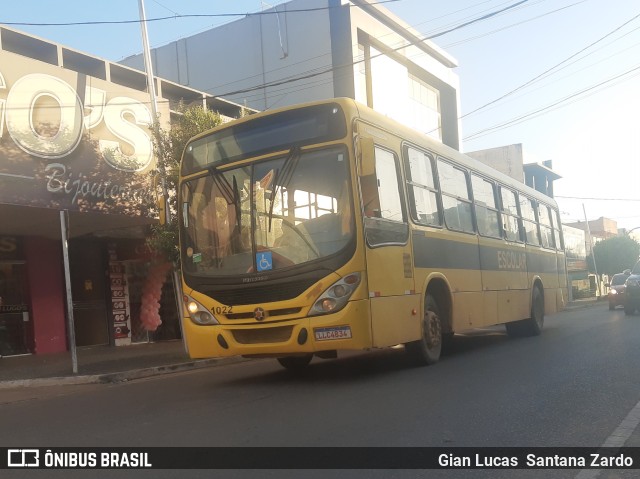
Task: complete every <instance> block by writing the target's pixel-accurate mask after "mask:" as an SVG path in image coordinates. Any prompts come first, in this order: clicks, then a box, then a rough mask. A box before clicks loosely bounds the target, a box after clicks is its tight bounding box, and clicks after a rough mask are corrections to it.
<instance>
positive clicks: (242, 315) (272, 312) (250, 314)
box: [226, 308, 302, 319]
mask: <svg viewBox="0 0 640 479" xmlns="http://www.w3.org/2000/svg"><path fill="white" fill-rule="evenodd" d="M300 311H302V308H287V309H272V310H269V311H266V313H267V316H268V317H270V318H271V317H273V316H288V315H290V314H298V313H299V312H300ZM255 314H256V313H255V311H249V312H247V313H228V314H227V315H226V317H227V319H255V317H256V316H255Z"/></svg>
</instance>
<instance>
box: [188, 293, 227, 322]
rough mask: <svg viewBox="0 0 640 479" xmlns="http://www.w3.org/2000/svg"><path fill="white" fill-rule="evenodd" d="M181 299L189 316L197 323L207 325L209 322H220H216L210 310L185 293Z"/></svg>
mask: <svg viewBox="0 0 640 479" xmlns="http://www.w3.org/2000/svg"><path fill="white" fill-rule="evenodd" d="M182 299H183V301H184V304H185V305H186V307H187V312H188V313H189V318H190V319H191V321H193V322H194V323H196V324H197V325H200V326H208V325H211V324H220V323H218V320H217V319H216V318H215V317H214V316H213V314H211V312H210V311H209V310H208V309H207V308H205V307H204V306H202V305H201V304H200V303H199V302H197V301H196V300H195V299H193V298H191V297H190V296H187V295H186V294H185V295H184V297H183V298H182Z"/></svg>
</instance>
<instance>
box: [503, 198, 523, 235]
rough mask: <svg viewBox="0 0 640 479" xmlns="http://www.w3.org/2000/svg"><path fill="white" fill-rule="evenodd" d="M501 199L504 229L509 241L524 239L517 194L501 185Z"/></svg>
mask: <svg viewBox="0 0 640 479" xmlns="http://www.w3.org/2000/svg"><path fill="white" fill-rule="evenodd" d="M500 199H501V200H502V230H503V231H504V236H505V238H506V239H507V240H508V241H518V242H520V241H522V237H521V236H520V227H519V221H518V217H519V214H518V200H517V199H516V194H515V193H514V192H513V191H511V190H509V189H507V188H503V187H500Z"/></svg>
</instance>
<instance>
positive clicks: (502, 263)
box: [413, 233, 564, 274]
mask: <svg viewBox="0 0 640 479" xmlns="http://www.w3.org/2000/svg"><path fill="white" fill-rule="evenodd" d="M413 258H414V264H415V266H416V267H418V268H429V269H470V270H479V269H483V270H485V271H523V272H524V271H527V272H530V273H542V274H543V273H558V270H559V269H560V270H561V271H562V270H564V259H563V255H562V253H560V254H559V253H557V252H556V251H552V250H548V251H545V250H540V251H539V252H537V251H531V249H528V250H527V251H525V249H524V248H522V247H520V248H509V247H508V246H507V245H504V246H502V247H500V246H487V245H483V244H480V245H478V243H464V242H460V241H452V240H450V239H448V240H445V239H441V238H433V237H427V236H424V233H416V234H414V235H413Z"/></svg>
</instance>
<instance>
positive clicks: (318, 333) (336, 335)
mask: <svg viewBox="0 0 640 479" xmlns="http://www.w3.org/2000/svg"><path fill="white" fill-rule="evenodd" d="M313 332H314V334H315V337H316V341H329V340H332V339H351V328H350V327H349V326H338V327H336V328H317V329H314V330H313Z"/></svg>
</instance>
